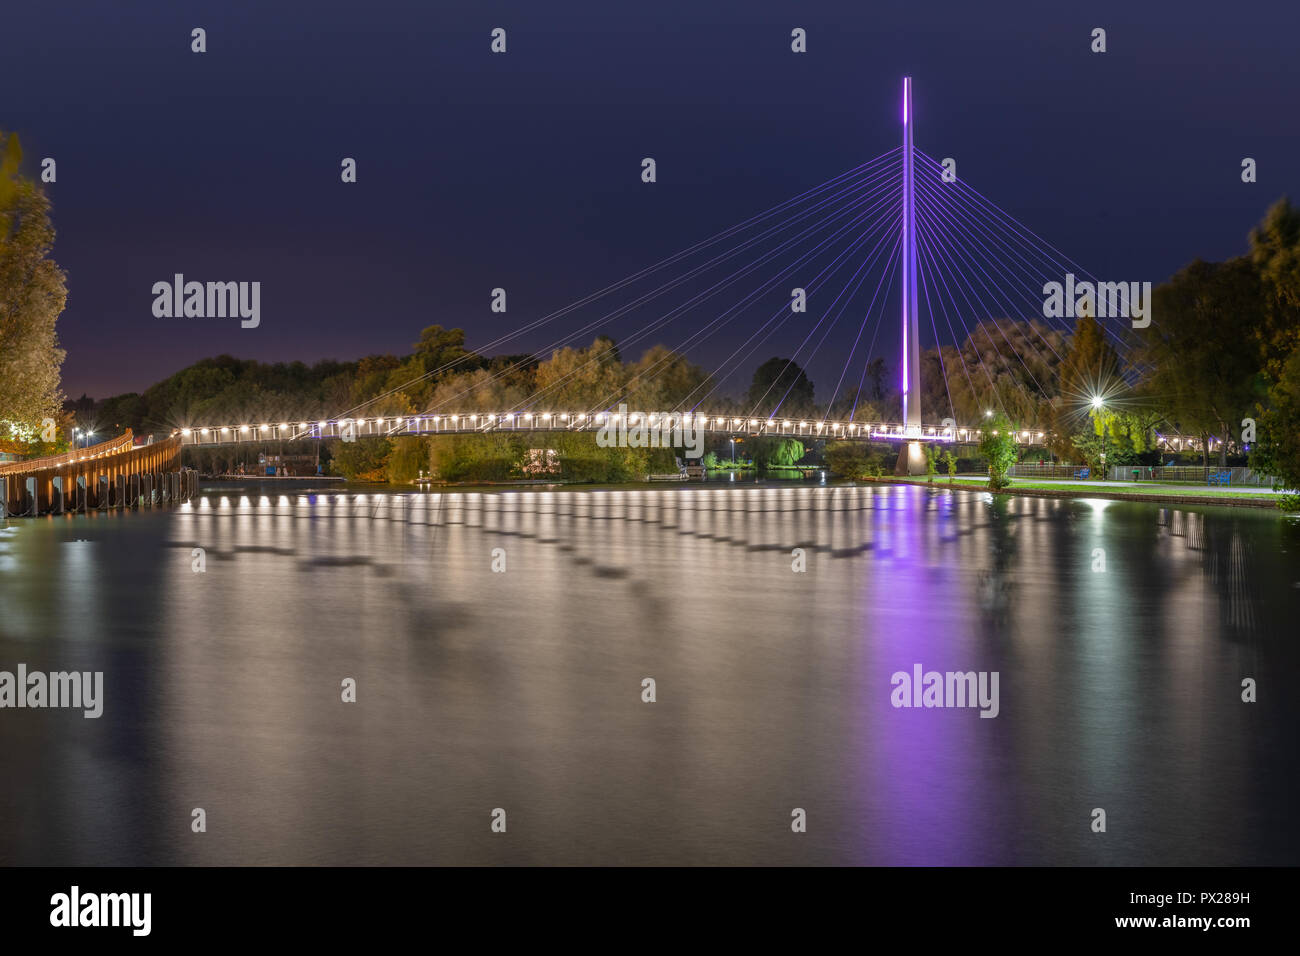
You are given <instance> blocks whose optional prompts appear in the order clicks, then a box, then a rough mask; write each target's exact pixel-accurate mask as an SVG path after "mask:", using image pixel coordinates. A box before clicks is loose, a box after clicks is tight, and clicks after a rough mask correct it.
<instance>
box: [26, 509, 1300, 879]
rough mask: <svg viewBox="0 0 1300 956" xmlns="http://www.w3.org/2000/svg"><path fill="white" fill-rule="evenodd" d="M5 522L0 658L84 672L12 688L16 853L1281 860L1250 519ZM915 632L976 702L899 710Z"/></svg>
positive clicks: (218, 857) (1288, 764) (1279, 682)
mask: <svg viewBox="0 0 1300 956" xmlns="http://www.w3.org/2000/svg"><path fill="white" fill-rule="evenodd" d="M9 527H10V529H16V530H8V531H6V533H3V534H0V588H3V595H4V614H3V618H2V619H0V669H4V668H11V667H12V665H14V664H16V662H18V661H24V662H26V663H27V664H28V666H29V667H30V668H33V669H37V668H42V669H47V670H54V669H66V668H72V667H76V668H78V669H100V670H103V671H105V685H106V697H107V702H106V712H105V716H104V717H103V718H101V719H100V720H98V721H86V720H83V719H81V718H79V717H73V716H71V715H69V714H64V713H52V712H38V711H27V710H24V711H14V710H6V711H0V748H2V749H0V754H2V755H3V756H0V761H3V770H4V773H3V782H2V783H0V816H3V818H4V819H5V820H6V821H9V822H10V823H11V824H12V825H11V826H9V827H6V828H5V829H4V830H3V831H0V862H5V863H15V862H19V863H38V862H39V863H71V864H81V863H348V862H366V863H379V862H387V863H406V864H418V863H491V862H531V863H544V862H559V863H609V862H646V863H885V864H908V863H916V864H938V863H1091V864H1125V863H1157V864H1176V863H1295V862H1296V860H1297V853H1296V851H1297V848H1298V844H1300V837H1298V836H1297V827H1296V826H1295V824H1294V823H1293V822H1292V821H1291V818H1290V815H1289V813H1290V805H1291V803H1292V802H1293V798H1294V796H1295V782H1296V778H1297V774H1296V769H1295V759H1294V757H1293V756H1292V754H1293V748H1292V746H1291V740H1292V739H1293V735H1294V731H1295V730H1296V717H1297V705H1296V704H1295V703H1294V698H1293V697H1292V696H1291V695H1289V694H1286V693H1285V691H1284V690H1279V689H1280V688H1285V687H1288V686H1290V685H1289V683H1288V681H1289V680H1291V679H1293V678H1294V677H1295V676H1296V674H1297V659H1296V651H1295V648H1294V645H1293V642H1292V641H1291V640H1290V639H1289V637H1288V635H1289V634H1290V633H1292V632H1293V631H1294V627H1293V625H1292V624H1291V622H1293V621H1294V619H1295V617H1296V613H1297V611H1300V606H1298V605H1300V591H1297V589H1296V588H1294V587H1293V586H1292V585H1293V583H1294V582H1295V581H1296V579H1298V578H1300V564H1298V560H1297V558H1296V554H1297V550H1296V544H1297V541H1296V540H1295V529H1294V527H1293V526H1289V525H1287V524H1286V523H1285V522H1283V521H1281V520H1279V519H1278V518H1276V517H1275V516H1273V515H1272V514H1269V513H1266V512H1254V511H1248V510H1240V511H1230V510H1226V509H1224V510H1214V509H1193V510H1183V509H1161V508H1158V507H1153V506H1151V505H1144V504H1141V503H1130V502H1100V501H1065V500H1059V499H1040V498H1028V497H1017V498H1002V497H999V498H996V499H995V498H993V497H992V496H984V495H978V494H971V493H950V492H944V491H936V490H931V489H926V488H921V487H902V486H899V487H893V486H878V487H870V488H851V487H834V486H832V487H807V486H791V487H772V488H765V487H760V488H755V487H752V486H751V487H743V486H731V485H724V486H718V487H714V486H706V487H703V488H700V487H671V488H655V489H626V490H598V491H573V490H555V491H528V492H503V493H488V494H480V493H474V492H445V493H433V492H430V493H417V494H391V493H369V492H368V493H363V494H357V493H347V492H339V493H328V494H305V495H281V494H276V495H262V494H254V493H247V494H238V493H236V494H212V495H208V496H205V497H203V498H201V499H200V500H198V501H197V502H195V503H193V504H191V505H188V506H185V507H182V508H179V509H177V510H175V511H171V512H154V513H142V514H130V515H114V514H105V515H89V516H82V517H78V518H65V519H49V520H42V521H31V522H25V523H20V524H17V525H10V526H9ZM196 548H201V549H203V552H204V555H205V559H206V570H204V571H203V572H202V573H196V572H195V571H194V570H193V566H194V558H193V553H194V549H196ZM498 549H499V551H498ZM796 549H798V550H800V551H802V561H803V563H804V566H805V567H806V571H803V572H799V571H796V570H794V567H795V566H796V565H797V564H798V563H799V560H800V555H799V554H797V553H796ZM1097 549H1101V550H1102V551H1103V552H1104V557H1105V570H1104V571H1094V570H1093V567H1094V566H1095V560H1096V552H1097ZM494 552H496V553H495V554H494ZM494 562H495V563H497V565H498V566H502V562H504V568H505V570H504V572H499V571H494V570H493V565H494ZM916 663H919V664H921V665H923V666H924V667H925V668H926V669H927V670H928V669H934V670H939V671H949V670H954V671H969V670H974V671H998V672H999V673H1000V675H1001V713H1000V716H999V717H998V718H997V719H994V720H983V719H979V718H978V717H977V716H976V713H975V712H974V711H970V710H942V709H934V710H930V709H895V708H893V707H892V706H891V705H890V702H889V701H890V689H891V688H890V682H889V681H890V675H891V674H892V673H893V672H895V671H899V670H904V671H910V670H911V668H912V666H913V665H914V664H916ZM1246 676H1251V677H1255V678H1256V679H1257V680H1259V681H1260V684H1261V686H1262V687H1264V688H1267V690H1266V691H1264V692H1263V693H1264V694H1267V696H1262V697H1261V703H1259V704H1257V705H1246V704H1243V703H1241V701H1240V698H1239V688H1240V681H1241V679H1242V677H1246ZM346 677H351V678H354V679H355V680H356V681H357V686H358V702H357V703H356V704H349V705H345V704H343V703H341V701H340V682H341V681H342V680H343V679H344V678H346ZM645 677H653V678H654V679H655V681H656V682H657V692H658V700H657V702H656V703H654V704H645V703H642V701H641V697H640V693H641V681H642V679H643V678H645ZM1097 806H1101V807H1105V808H1106V810H1107V814H1108V817H1109V819H1110V832H1108V833H1107V834H1106V835H1105V836H1098V835H1095V834H1093V833H1091V832H1090V830H1089V827H1088V824H1089V822H1090V817H1089V813H1090V811H1091V809H1092V808H1093V807H1097ZM194 807H203V808H204V809H205V810H206V811H207V814H208V821H209V832H208V833H207V834H203V835H202V836H201V837H199V836H196V835H194V834H191V833H190V831H189V820H190V812H191V810H192V809H193V808H194ZM494 807H504V808H506V809H507V812H508V815H509V839H508V840H502V839H496V838H494V837H493V835H492V834H491V833H490V832H489V829H488V821H489V813H490V811H491V810H492V809H493V808H494ZM795 807H802V808H804V809H806V810H807V811H808V819H809V829H808V832H807V833H806V834H801V835H797V836H796V835H794V834H792V833H791V832H790V827H789V821H790V813H791V810H792V809H793V808H795Z"/></svg>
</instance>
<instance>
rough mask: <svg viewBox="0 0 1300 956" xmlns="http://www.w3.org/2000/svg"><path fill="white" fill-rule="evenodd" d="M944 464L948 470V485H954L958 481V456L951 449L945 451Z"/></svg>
mask: <svg viewBox="0 0 1300 956" xmlns="http://www.w3.org/2000/svg"><path fill="white" fill-rule="evenodd" d="M943 463H944V465H945V467H947V469H948V484H950V485H951V484H952V483H953V482H954V481H955V480H956V479H957V456H956V455H954V454H953V453H952V451H950V450H949V449H947V448H945V449H944V450H943Z"/></svg>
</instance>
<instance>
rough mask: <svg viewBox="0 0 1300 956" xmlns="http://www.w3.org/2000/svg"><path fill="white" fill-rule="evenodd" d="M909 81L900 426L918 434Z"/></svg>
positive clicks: (907, 82)
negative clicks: (901, 414)
mask: <svg viewBox="0 0 1300 956" xmlns="http://www.w3.org/2000/svg"><path fill="white" fill-rule="evenodd" d="M914 118H915V117H914V114H913V112H912V78H911V77H910V76H905V77H903V424H904V425H905V426H907V434H908V436H909V437H911V436H913V435H918V436H919V435H920V434H921V394H920V385H921V346H920V344H919V341H918V333H917V326H918V322H917V303H916V183H915V180H914V176H915V172H914V170H913V165H912V126H913V121H914Z"/></svg>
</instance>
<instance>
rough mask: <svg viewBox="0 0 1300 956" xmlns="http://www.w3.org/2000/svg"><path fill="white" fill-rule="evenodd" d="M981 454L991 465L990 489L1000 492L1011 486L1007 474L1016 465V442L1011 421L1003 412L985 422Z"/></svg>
mask: <svg viewBox="0 0 1300 956" xmlns="http://www.w3.org/2000/svg"><path fill="white" fill-rule="evenodd" d="M979 453H980V455H981V457H983V458H984V459H985V460H986V461H987V462H988V465H989V489H990V490H992V491H998V490H999V489H1002V488H1005V487H1007V485H1009V484H1011V479H1010V478H1008V477H1007V472H1008V471H1009V470H1010V469H1011V466H1012V465H1014V464H1015V463H1016V440H1015V434H1014V430H1013V428H1012V425H1011V422H1010V420H1009V419H1008V418H1007V417H1006V416H1005V415H1003V414H1002V413H1001V412H997V413H995V414H994V415H993V417H992V418H987V419H985V421H984V426H983V433H982V435H981V437H980V443H979Z"/></svg>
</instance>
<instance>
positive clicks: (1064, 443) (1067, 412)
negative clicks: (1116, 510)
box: [1048, 314, 1124, 460]
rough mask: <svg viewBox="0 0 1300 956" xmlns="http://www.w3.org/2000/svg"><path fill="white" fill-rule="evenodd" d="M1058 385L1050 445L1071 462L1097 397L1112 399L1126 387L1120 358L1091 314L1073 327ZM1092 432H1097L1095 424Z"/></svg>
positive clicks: (1059, 371)
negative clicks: (1084, 424) (1085, 419)
mask: <svg viewBox="0 0 1300 956" xmlns="http://www.w3.org/2000/svg"><path fill="white" fill-rule="evenodd" d="M1058 381H1059V386H1058V387H1059V394H1058V398H1057V400H1056V402H1055V403H1054V404H1053V406H1052V412H1051V415H1050V416H1049V423H1050V424H1049V431H1050V433H1051V435H1050V437H1049V439H1048V444H1049V447H1050V448H1051V450H1052V452H1053V453H1055V454H1056V455H1058V456H1060V457H1061V458H1062V459H1066V460H1069V459H1071V458H1072V457H1073V453H1074V452H1076V451H1077V450H1078V447H1079V446H1078V445H1076V444H1075V441H1074V439H1075V437H1076V436H1079V435H1081V434H1083V432H1082V430H1081V426H1082V425H1083V422H1084V416H1085V415H1088V414H1091V413H1092V412H1093V411H1094V409H1093V407H1092V399H1093V398H1094V397H1096V396H1098V395H1100V396H1103V397H1105V398H1107V399H1113V398H1114V397H1115V394H1116V391H1117V390H1118V389H1121V388H1122V387H1123V385H1124V379H1123V377H1122V370H1121V364H1120V359H1119V354H1118V353H1117V352H1116V351H1115V347H1114V346H1113V345H1112V344H1111V343H1110V342H1109V341H1108V340H1107V338H1106V330H1105V329H1104V328H1102V325H1101V323H1100V322H1099V321H1097V319H1096V318H1095V317H1094V316H1092V315H1091V314H1085V315H1082V316H1080V317H1079V318H1078V320H1077V321H1076V322H1075V324H1074V334H1073V335H1072V336H1071V337H1070V345H1069V349H1068V351H1067V352H1066V354H1065V357H1064V358H1063V360H1062V362H1061V366H1060V369H1059V370H1058ZM1094 423H1095V419H1094ZM1090 430H1095V424H1094V426H1093V428H1092V429H1090Z"/></svg>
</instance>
